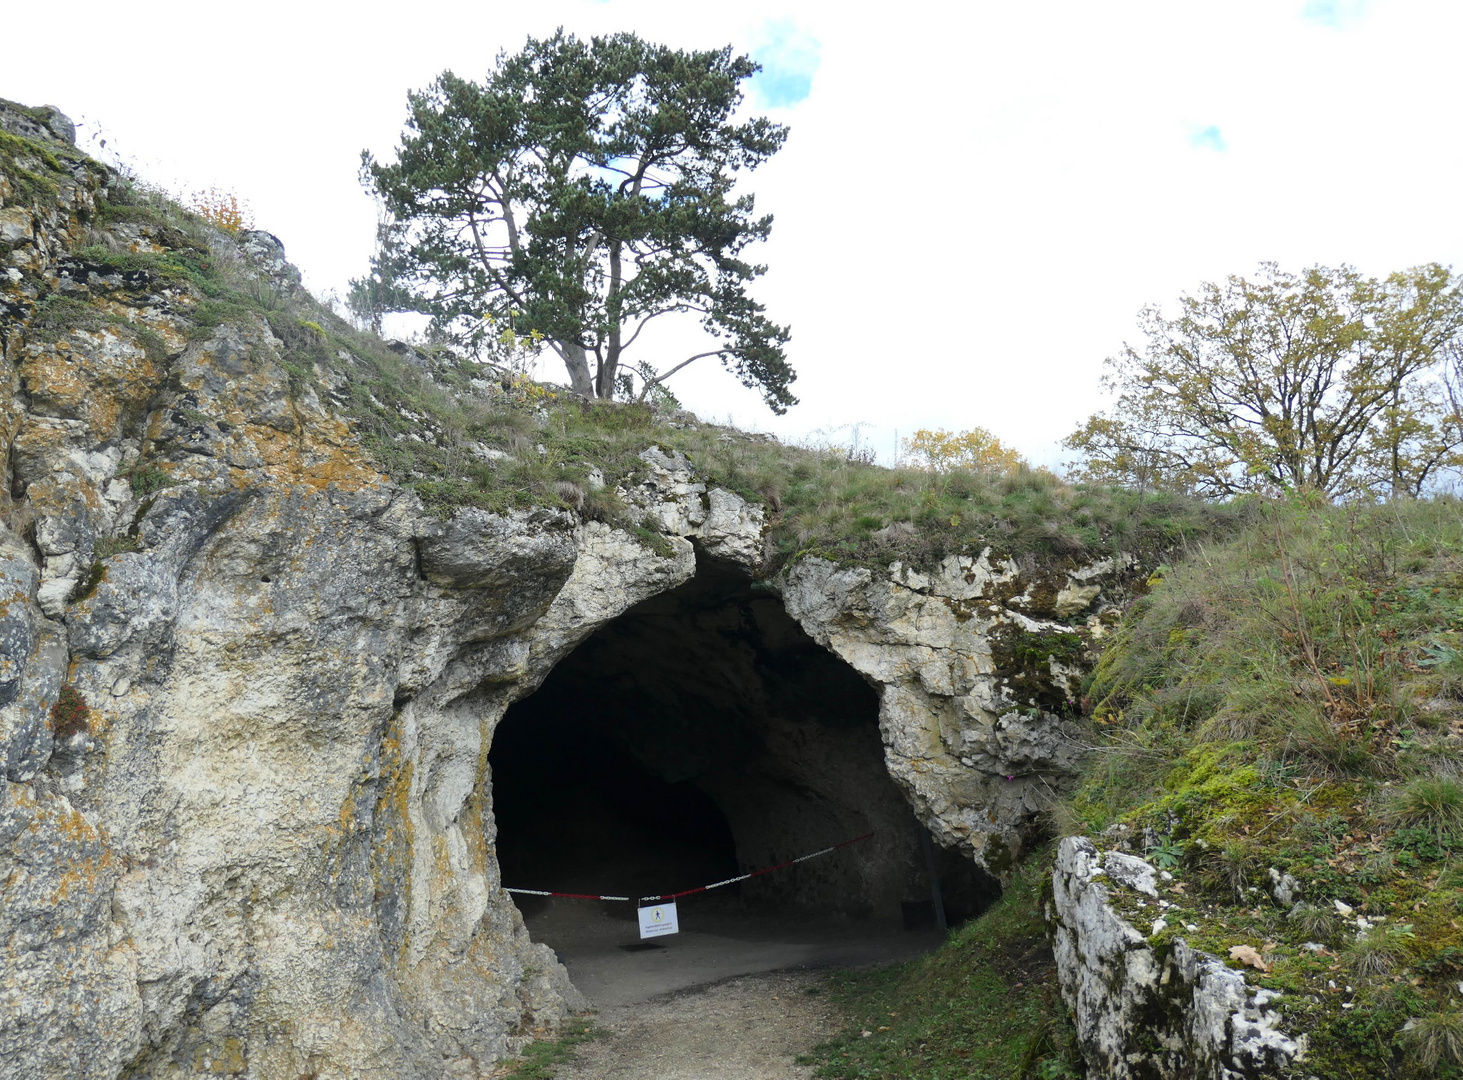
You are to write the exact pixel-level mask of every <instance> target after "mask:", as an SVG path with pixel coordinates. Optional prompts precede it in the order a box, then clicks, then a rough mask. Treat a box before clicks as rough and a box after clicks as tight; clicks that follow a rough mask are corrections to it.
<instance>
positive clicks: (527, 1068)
mask: <svg viewBox="0 0 1463 1080" xmlns="http://www.w3.org/2000/svg"><path fill="white" fill-rule="evenodd" d="M604 1035H605V1033H604V1031H602V1030H601V1029H600V1028H598V1027H596V1026H595V1025H594V1022H593V1021H590V1020H584V1019H577V1020H571V1021H569V1023H567V1024H566V1025H564V1027H563V1028H561V1029H560V1030H559V1034H558V1035H556V1036H555V1037H554V1038H552V1039H538V1040H535V1041H534V1042H531V1043H529V1044H528V1046H527V1047H526V1048H525V1049H524V1051H523V1053H522V1055H520V1056H519V1057H518V1058H517V1060H514V1061H509V1062H506V1063H504V1066H503V1071H502V1072H498V1073H494V1074H493V1075H494V1076H496V1077H501V1078H502V1080H553V1077H554V1076H555V1074H556V1068H557V1066H559V1065H567V1064H569V1063H570V1062H572V1061H573V1060H574V1057H575V1054H576V1053H577V1051H578V1048H579V1047H580V1046H582V1045H583V1044H584V1043H587V1042H591V1041H593V1040H595V1039H602V1038H604Z"/></svg>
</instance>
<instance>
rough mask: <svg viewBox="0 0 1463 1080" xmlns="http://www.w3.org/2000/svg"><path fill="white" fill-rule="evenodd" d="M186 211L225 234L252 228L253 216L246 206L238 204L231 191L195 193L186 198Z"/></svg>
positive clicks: (214, 190) (211, 189) (218, 190)
mask: <svg viewBox="0 0 1463 1080" xmlns="http://www.w3.org/2000/svg"><path fill="white" fill-rule="evenodd" d="M188 209H189V210H192V211H193V212H194V213H195V214H197V215H198V216H199V217H201V218H203V220H204V221H207V222H208V223H209V224H211V225H217V226H218V227H219V228H220V229H222V230H224V232H227V233H238V232H241V231H243V230H244V229H252V228H253V227H254V215H253V214H252V213H250V211H249V208H248V206H247V205H246V204H243V203H240V202H239V197H238V196H237V195H236V194H234V193H233V192H232V191H224V190H222V189H221V188H216V187H212V188H208V189H207V190H206V191H195V192H194V193H193V194H192V195H191V196H189V198H188Z"/></svg>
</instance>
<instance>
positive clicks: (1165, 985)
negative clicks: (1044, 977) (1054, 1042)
mask: <svg viewBox="0 0 1463 1080" xmlns="http://www.w3.org/2000/svg"><path fill="white" fill-rule="evenodd" d="M1159 877H1160V874H1159V872H1158V871H1157V870H1156V869H1155V868H1154V867H1153V866H1151V865H1150V864H1148V863H1147V862H1145V861H1144V860H1142V859H1139V858H1136V857H1134V856H1132V855H1125V854H1123V853H1121V852H1115V851H1108V852H1103V851H1099V850H1098V848H1097V847H1096V846H1095V845H1093V844H1092V842H1091V841H1088V840H1084V839H1080V838H1076V837H1068V838H1066V839H1064V840H1063V841H1062V842H1061V844H1060V845H1059V847H1058V849H1057V858H1056V866H1055V868H1054V871H1053V874H1052V894H1051V899H1050V900H1049V902H1048V905H1047V912H1046V915H1047V919H1048V921H1049V922H1050V924H1051V926H1052V934H1053V943H1054V946H1055V952H1056V961H1057V972H1058V977H1059V980H1060V983H1061V990H1062V998H1063V1000H1065V1001H1066V1003H1067V1007H1068V1008H1069V1009H1071V1011H1072V1015H1073V1018H1074V1019H1075V1021H1076V1025H1077V1039H1078V1044H1079V1045H1080V1047H1081V1049H1082V1055H1083V1057H1084V1058H1085V1059H1086V1061H1087V1064H1088V1067H1089V1068H1091V1069H1092V1070H1093V1075H1094V1076H1098V1077H1102V1078H1103V1080H1252V1078H1261V1077H1274V1076H1279V1075H1282V1071H1283V1070H1284V1069H1285V1068H1287V1067H1288V1066H1290V1065H1293V1064H1297V1063H1299V1062H1301V1061H1303V1060H1304V1055H1305V1048H1306V1040H1305V1037H1304V1036H1293V1035H1290V1034H1288V1033H1287V1032H1286V1031H1285V1028H1284V1024H1283V1016H1282V1013H1281V1010H1280V1005H1279V997H1280V995H1279V994H1277V993H1275V992H1274V991H1271V990H1265V989H1262V988H1258V987H1252V986H1250V985H1249V984H1248V982H1247V981H1246V979H1245V976H1244V973H1243V972H1241V971H1237V970H1234V969H1232V968H1230V967H1228V966H1226V965H1225V964H1224V962H1223V961H1221V960H1220V959H1219V958H1217V957H1215V956H1211V955H1209V954H1208V953H1205V952H1200V951H1199V950H1197V949H1193V948H1190V947H1189V945H1188V943H1187V942H1185V941H1184V939H1183V938H1181V937H1180V938H1168V939H1161V941H1160V943H1155V942H1153V941H1151V940H1150V938H1149V936H1147V935H1145V934H1144V933H1143V932H1142V931H1141V930H1139V929H1138V928H1137V927H1135V926H1134V925H1133V923H1132V922H1131V921H1129V919H1128V918H1125V917H1124V915H1123V914H1122V912H1121V911H1120V910H1119V905H1118V901H1120V900H1122V899H1124V896H1123V894H1124V893H1126V894H1127V896H1126V899H1127V900H1129V901H1131V902H1132V903H1134V904H1138V903H1141V904H1145V905H1146V907H1145V908H1142V909H1137V908H1136V907H1135V910H1142V911H1144V913H1145V916H1147V917H1150V918H1153V919H1154V920H1155V928H1154V931H1153V936H1155V937H1156V936H1157V935H1158V934H1159V933H1160V932H1161V931H1162V930H1163V929H1164V928H1165V927H1164V926H1163V925H1162V921H1161V920H1162V908H1161V907H1160V906H1159V905H1158V903H1157V902H1156V901H1157V898H1158V889H1157V887H1156V883H1157V881H1158V880H1159ZM1148 913H1151V915H1149V914H1148Z"/></svg>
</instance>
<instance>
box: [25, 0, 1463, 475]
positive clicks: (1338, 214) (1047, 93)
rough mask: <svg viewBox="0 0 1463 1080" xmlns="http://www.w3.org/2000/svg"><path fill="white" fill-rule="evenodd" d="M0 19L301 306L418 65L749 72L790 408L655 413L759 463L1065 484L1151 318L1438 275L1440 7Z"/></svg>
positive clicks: (434, 11)
mask: <svg viewBox="0 0 1463 1080" xmlns="http://www.w3.org/2000/svg"><path fill="white" fill-rule="evenodd" d="M4 22H5V27H6V37H7V39H8V40H9V47H7V48H6V49H5V50H4V59H3V64H0V96H3V97H8V98H12V99H15V100H19V101H22V102H25V103H27V104H43V103H46V104H54V105H57V106H59V107H60V108H61V109H62V110H63V111H65V112H67V113H68V114H70V115H71V116H72V117H73V118H75V119H78V120H80V119H85V120H87V121H90V122H91V124H92V125H93V126H94V127H95V126H99V127H100V128H101V129H102V130H104V131H105V132H106V134H107V136H108V137H109V139H110V144H111V146H112V147H114V148H115V149H116V150H117V151H118V152H120V153H121V154H122V155H123V156H124V157H126V158H128V159H131V160H132V161H134V162H135V163H136V164H137V166H138V168H139V169H140V171H141V172H142V173H143V175H144V177H145V178H148V179H151V180H154V181H155V182H158V183H161V184H165V185H168V186H169V187H171V188H172V189H173V190H192V189H199V188H204V187H208V186H211V185H218V186H220V187H224V188H228V189H232V190H234V191H236V192H237V193H238V194H239V195H240V196H241V197H242V198H244V199H246V200H247V202H248V204H249V205H250V207H251V208H252V210H253V213H254V217H255V220H256V224H257V225H258V227H260V228H265V229H268V230H270V231H271V232H274V233H276V234H277V235H278V236H279V237H280V238H281V239H282V240H283V241H284V243H285V246H286V249H287V251H288V253H289V256H290V258H291V259H292V260H293V261H294V262H296V263H297V264H298V265H299V266H300V268H301V269H302V270H303V271H304V273H305V276H306V281H307V283H308V284H309V285H310V286H311V287H312V288H313V289H315V290H316V291H317V292H323V291H326V290H328V289H331V288H335V289H338V290H340V291H342V292H343V291H344V289H345V286H346V283H347V282H348V281H349V279H350V278H351V277H353V276H357V275H359V274H361V273H362V272H363V270H364V268H365V265H366V260H367V258H368V256H369V254H370V247H371V243H372V238H373V228H374V222H375V212H374V208H373V206H372V203H371V201H370V200H369V198H368V197H367V196H366V195H365V193H364V192H363V191H362V190H361V188H360V186H359V182H358V179H357V171H358V165H359V155H360V151H361V150H362V149H363V148H370V149H371V150H373V151H374V152H376V153H377V154H378V155H383V156H389V154H390V152H391V149H392V147H393V146H394V145H395V142H396V139H397V136H398V134H399V132H400V129H401V123H402V120H403V118H404V115H405V105H406V93H407V91H408V90H409V89H415V88H420V87H422V86H425V85H426V84H427V83H429V82H430V81H431V80H432V79H433V78H434V77H435V76H436V75H437V74H438V73H439V72H441V71H442V70H443V69H446V68H451V69H452V70H454V71H456V72H457V73H458V74H460V75H463V76H467V77H481V76H482V75H483V74H485V73H486V72H487V71H488V69H489V68H490V66H491V63H492V60H493V57H494V56H495V55H496V54H497V53H498V51H499V50H500V49H507V50H509V51H516V50H517V49H518V48H519V47H521V46H522V44H523V41H524V38H525V37H526V36H527V35H529V34H533V35H538V36H541V35H545V34H548V33H551V32H552V31H553V29H554V28H555V27H556V26H558V25H563V26H564V27H565V28H566V29H568V30H570V31H573V32H575V33H577V34H580V35H588V34H594V33H602V32H609V31H617V30H633V31H636V32H638V33H639V34H640V35H641V36H643V37H645V38H648V39H651V40H659V41H663V42H666V43H668V44H671V45H675V46H680V47H715V46H719V45H723V44H726V43H728V42H730V43H731V44H733V45H734V46H735V47H736V48H737V49H739V50H744V51H749V52H751V53H752V55H753V56H754V57H756V58H757V59H758V60H759V61H761V62H762V63H763V65H764V67H765V68H766V69H767V70H766V72H765V74H764V75H762V76H759V77H758V80H757V84H756V85H755V86H754V87H753V91H752V94H751V96H750V104H751V105H752V106H753V107H754V108H755V109H757V110H759V111H762V112H766V113H767V114H769V115H772V116H774V117H775V118H777V119H778V120H781V121H783V122H785V123H787V124H788V125H790V127H791V129H792V134H791V136H790V138H789V140H788V143H787V146H786V147H785V149H784V150H783V151H782V152H781V153H780V154H778V155H777V157H775V158H774V159H773V160H772V161H771V162H769V163H768V164H767V165H766V166H764V167H763V168H762V169H761V170H759V171H758V172H756V173H755V174H753V176H752V178H751V181H750V183H749V187H750V189H751V190H753V191H755V192H756V194H757V198H758V206H759V209H762V210H765V211H769V212H771V213H773V214H774V215H775V216H776V224H775V226H774V228H773V234H772V239H771V241H770V242H769V243H768V244H766V245H765V246H764V247H763V249H762V252H761V258H762V260H763V261H765V262H767V263H768V264H769V265H770V267H771V269H770V272H769V273H768V275H767V277H766V278H765V279H764V280H763V281H762V282H761V283H760V285H759V287H758V295H759V296H760V297H761V298H762V299H763V300H764V301H765V302H766V303H767V306H768V309H769V313H770V314H771V315H772V316H773V317H774V318H776V319H778V320H779V321H782V322H787V323H790V324H791V325H792V329H793V339H792V343H791V346H790V358H791V360H792V363H793V365H794V367H795V368H796V369H797V371H798V373H799V379H798V381H797V383H796V384H795V385H794V387H793V389H794V391H795V392H796V393H797V394H798V396H799V397H800V398H801V399H802V404H800V405H798V406H796V407H795V408H794V409H792V410H791V411H790V412H789V413H788V415H787V416H785V417H782V418H777V417H774V416H773V415H772V414H771V413H770V412H768V411H767V409H766V408H765V407H763V406H762V405H761V402H760V399H759V398H758V397H757V396H756V395H755V394H752V393H750V392H746V391H743V390H741V389H740V388H739V387H738V386H737V385H736V384H735V382H734V381H733V380H732V379H731V378H730V377H729V376H726V375H724V374H723V373H722V372H721V371H720V370H719V369H717V368H715V367H714V366H713V367H707V368H703V369H701V370H697V368H695V367H693V368H691V369H688V370H687V371H686V372H684V373H682V374H681V375H678V376H677V377H676V379H675V381H674V382H673V383H672V388H673V389H674V390H676V392H677V393H678V394H680V396H681V397H682V399H683V401H685V402H686V404H687V405H688V406H689V407H691V408H694V409H695V410H696V411H698V412H700V413H701V414H702V415H705V416H709V417H712V418H715V419H725V418H727V417H728V416H730V417H732V418H734V419H735V420H736V421H737V422H738V423H740V424H742V425H743V426H748V427H753V428H758V429H762V430H770V431H774V432H777V433H778V434H780V435H782V436H784V437H806V436H807V435H808V433H810V432H816V431H819V430H823V431H827V430H830V429H832V428H835V427H836V426H838V425H848V424H863V425H867V426H866V427H865V429H864V438H865V439H867V440H870V441H872V443H873V445H874V446H875V447H876V448H877V449H879V450H880V451H881V452H882V453H883V455H884V457H885V458H886V459H887V458H888V457H890V456H891V454H890V452H891V450H892V448H893V446H894V439H895V433H896V432H898V433H899V434H900V435H905V436H907V435H908V434H909V433H910V432H911V431H912V430H914V429H915V428H919V427H947V428H954V429H964V428H968V427H970V426H972V425H981V426H984V427H987V428H989V429H991V430H992V431H994V432H995V433H996V434H998V435H999V436H1000V437H1001V438H1002V439H1003V440H1005V441H1007V442H1008V443H1010V444H1012V445H1014V446H1015V447H1017V448H1018V449H1019V450H1021V451H1022V452H1024V453H1025V454H1027V455H1028V456H1029V457H1031V458H1032V459H1033V460H1036V461H1039V462H1044V463H1049V464H1050V463H1056V462H1059V461H1060V460H1062V458H1063V456H1064V455H1063V454H1062V452H1061V451H1059V450H1058V449H1057V443H1058V442H1059V440H1060V439H1061V438H1062V436H1064V435H1065V434H1067V433H1068V432H1069V431H1071V430H1072V428H1073V427H1075V426H1076V424H1077V423H1078V422H1079V421H1080V420H1081V419H1083V418H1084V417H1085V416H1086V415H1087V414H1088V413H1090V412H1091V411H1093V409H1094V408H1096V407H1098V406H1099V405H1100V404H1101V402H1100V400H1099V398H1098V396H1097V394H1098V378H1099V376H1100V374H1101V369H1102V360H1103V358H1104V357H1105V356H1108V355H1110V354H1112V353H1113V352H1114V351H1116V350H1117V349H1118V348H1119V347H1120V346H1121V345H1122V343H1123V341H1124V339H1125V338H1132V337H1133V336H1134V326H1135V315H1136V313H1137V311H1138V308H1139V307H1140V306H1142V305H1143V304H1144V303H1147V302H1155V301H1157V302H1168V301H1172V300H1173V299H1175V298H1176V297H1177V296H1178V295H1180V294H1181V293H1183V292H1184V291H1187V290H1190V289H1192V288H1193V287H1194V286H1196V285H1197V284H1198V283H1199V282H1202V281H1205V280H1212V279H1215V278H1218V277H1221V276H1223V275H1225V274H1230V273H1247V272H1249V271H1251V270H1253V269H1254V267H1255V265H1256V263H1258V262H1260V261H1261V260H1268V259H1273V260H1277V261H1279V262H1280V263H1282V264H1283V265H1285V266H1288V267H1300V266H1303V265H1309V264H1313V263H1317V262H1320V263H1326V264H1335V263H1339V262H1349V263H1351V264H1353V265H1356V266H1358V267H1360V268H1361V269H1362V270H1364V271H1366V272H1368V273H1375V274H1385V273H1386V272H1388V271H1391V270H1394V269H1400V268H1403V267H1407V266H1412V265H1416V264H1418V263H1422V262H1427V261H1432V260H1436V261H1440V262H1443V263H1445V264H1450V265H1457V264H1458V263H1459V261H1460V252H1463V217H1460V214H1459V212H1458V203H1459V191H1460V190H1463V185H1460V180H1463V168H1460V165H1463V138H1460V131H1459V126H1460V124H1459V119H1458V118H1459V112H1458V103H1457V68H1458V49H1459V46H1460V44H1463V4H1459V3H1457V0H1372V2H1367V0H1210V2H1199V0H1193V2H1186V3H1176V2H1174V0H1152V2H1142V0H1117V2H1114V3H1107V4H1097V3H1092V2H1091V0H1073V2H1049V3H1037V2H1024V3H1022V2H1015V0H1006V2H1004V3H990V2H982V0H967V2H964V3H946V4H935V3H923V2H920V0H904V2H902V3H898V4H892V5H878V6H875V5H856V4H849V3H846V2H843V3H786V2H785V3H780V4H779V3H767V2H763V0H739V2H737V3H735V4H732V3H727V4H710V3H687V2H685V0H677V2H659V0H535V2H532V3H529V2H524V0H516V2H513V3H499V2H496V0H489V2H476V3H459V2H448V0H416V2H413V3H401V2H400V0H397V2H393V3H391V4H380V3H374V2H361V3H355V4H350V5H346V4H328V5H327V4H316V3H312V2H310V0H294V2H291V3H278V2H273V0H267V2H259V3H252V4H248V5H242V4H237V5H235V4H199V3H197V0H189V2H187V3H153V2H149V0H134V2H132V3H127V4H120V3H117V2H116V0H107V2H106V3H94V2H92V0H69V2H68V3H67V4H66V5H65V17H64V19H63V18H60V17H58V15H57V13H56V12H55V11H52V10H49V9H46V8H45V6H44V5H38V4H30V5H26V6H25V7H24V8H23V9H21V10H19V11H7V13H6V15H5V18H4ZM20 42H25V43H26V44H25V46H24V47H23V48H21V47H16V46H17V44H18V43H20ZM680 344H681V343H680V342H678V341H676V340H673V335H668V336H663V337H662V338H661V339H658V340H655V341H651V342H649V348H650V349H651V350H652V352H651V355H650V357H649V358H650V359H652V360H653V361H655V362H657V363H658V364H659V365H660V366H666V365H668V364H669V363H673V362H674V361H675V360H676V359H677V358H678V357H677V356H676V355H675V349H676V348H677V347H678V346H679V345H680ZM550 359H551V360H552V359H553V358H552V357H551V358H550ZM557 363H558V362H557V360H553V363H552V364H550V363H547V362H546V363H545V365H544V366H543V368H542V374H543V375H544V377H547V378H553V379H556V380H557V379H562V378H563V372H562V369H556V368H555V367H554V366H553V364H557ZM702 363H711V364H713V365H714V363H715V362H714V361H703V362H702ZM845 437H846V435H845Z"/></svg>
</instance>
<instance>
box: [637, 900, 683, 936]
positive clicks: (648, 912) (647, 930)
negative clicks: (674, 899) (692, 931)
mask: <svg viewBox="0 0 1463 1080" xmlns="http://www.w3.org/2000/svg"><path fill="white" fill-rule="evenodd" d="M680 930H681V927H680V924H679V923H677V922H676V905H675V904H674V903H669V904H656V905H655V906H654V907H643V908H641V909H640V936H641V938H648V937H660V936H661V935H662V934H678V933H680Z"/></svg>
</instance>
